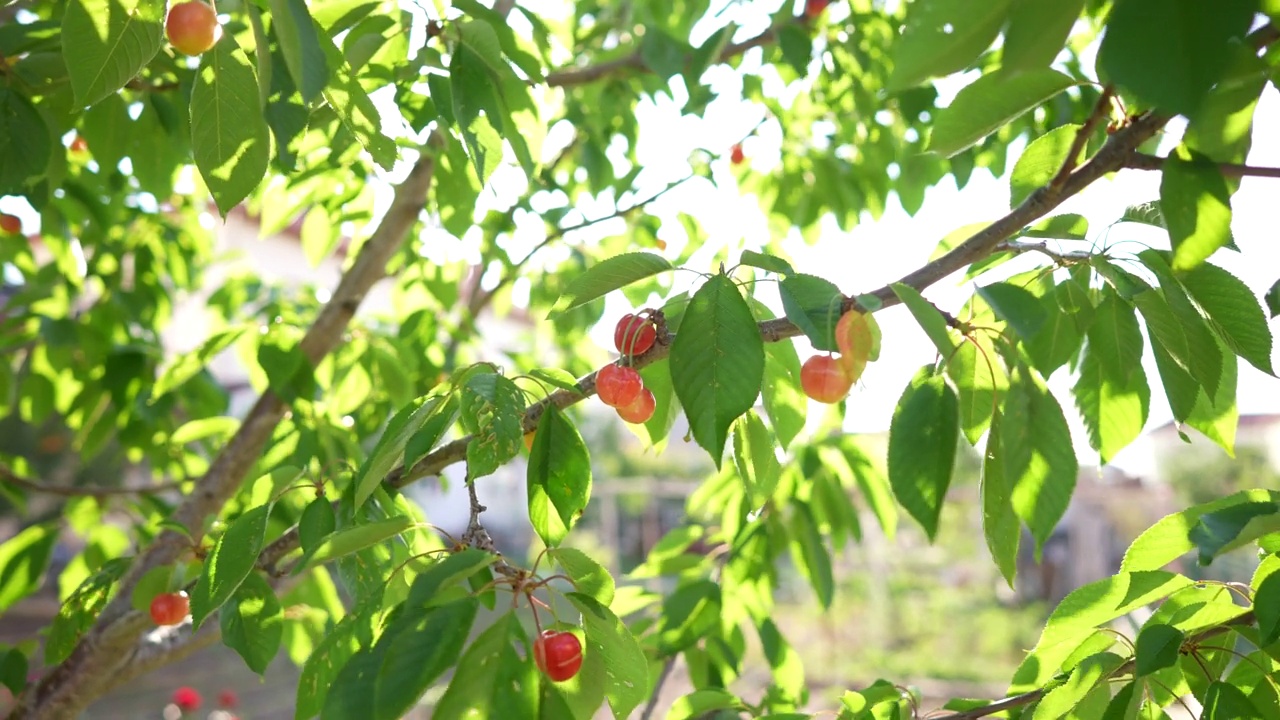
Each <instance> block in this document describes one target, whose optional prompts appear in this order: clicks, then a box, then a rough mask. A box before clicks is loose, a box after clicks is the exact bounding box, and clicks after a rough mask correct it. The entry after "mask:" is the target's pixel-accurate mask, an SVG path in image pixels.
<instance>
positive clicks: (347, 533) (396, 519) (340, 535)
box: [293, 498, 414, 575]
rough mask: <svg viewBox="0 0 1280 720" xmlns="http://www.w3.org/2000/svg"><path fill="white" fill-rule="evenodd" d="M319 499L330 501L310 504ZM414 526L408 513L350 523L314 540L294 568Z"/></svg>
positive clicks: (312, 564) (337, 555) (319, 562)
mask: <svg viewBox="0 0 1280 720" xmlns="http://www.w3.org/2000/svg"><path fill="white" fill-rule="evenodd" d="M319 502H323V503H324V504H325V505H328V504H329V501H327V500H325V499H324V498H316V499H315V500H314V501H313V503H312V504H314V503H319ZM308 510H310V507H308ZM305 519H306V518H305V517H304V520H305ZM413 526H414V522H413V518H411V517H408V516H407V515H394V516H392V517H389V518H386V519H384V520H375V521H374V522H369V523H363V524H360V525H352V526H351V527H346V528H343V529H341V530H336V531H334V532H331V533H329V534H328V535H325V536H323V537H322V538H320V539H319V540H318V541H316V544H315V549H314V550H311V551H310V552H307V553H306V554H304V555H303V556H302V559H301V560H299V561H298V564H297V565H296V566H295V568H294V571H293V572H294V574H295V575H296V574H298V573H301V572H302V571H303V570H306V569H309V568H313V567H316V566H317V565H323V564H324V563H327V562H329V561H330V560H337V559H338V558H340V557H346V556H347V555H350V554H352V553H355V552H359V551H361V550H363V549H365V548H367V547H372V546H374V545H377V544H378V543H381V542H384V541H386V540H390V539H391V538H393V537H395V536H397V535H399V534H401V533H403V532H405V531H406V530H409V529H411V528H412V527H413ZM298 531H299V533H301V531H302V529H301V527H299V529H298ZM304 547H305V546H304Z"/></svg>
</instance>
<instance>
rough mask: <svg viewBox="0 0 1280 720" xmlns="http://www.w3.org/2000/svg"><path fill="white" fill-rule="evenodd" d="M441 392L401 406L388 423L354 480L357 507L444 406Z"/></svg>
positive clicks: (384, 477) (367, 497)
mask: <svg viewBox="0 0 1280 720" xmlns="http://www.w3.org/2000/svg"><path fill="white" fill-rule="evenodd" d="M443 407H445V406H442V401H441V398H440V397H439V396H438V395H435V396H432V395H428V396H426V397H422V398H418V399H417V400H414V401H413V402H411V403H409V404H408V405H406V406H405V407H403V408H401V409H400V411H399V412H397V413H396V414H395V415H394V416H393V417H392V418H391V420H390V422H388V423H387V429H386V430H383V431H382V437H380V438H378V443H377V444H376V445H374V446H373V450H372V451H371V452H370V453H369V457H368V458H366V459H365V461H364V462H363V463H361V464H360V468H359V469H358V470H357V471H356V474H355V477H354V478H353V479H352V481H351V485H352V487H354V488H355V506H356V507H360V506H362V505H364V502H365V501H366V500H368V499H369V496H370V495H372V494H373V491H374V490H376V489H378V486H380V485H381V484H382V481H383V480H385V479H386V477H387V475H388V474H389V473H390V472H391V470H392V469H393V468H394V467H395V466H396V464H397V463H399V462H400V461H401V460H403V459H404V457H405V452H406V451H405V447H406V445H408V443H409V439H410V438H413V437H414V436H415V435H416V434H417V433H418V431H419V430H422V429H423V427H425V426H426V425H427V423H428V422H429V421H430V420H431V419H432V418H433V417H435V416H436V415H437V414H439V413H440V412H441V410H442V409H443Z"/></svg>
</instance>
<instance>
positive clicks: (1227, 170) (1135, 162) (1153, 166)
mask: <svg viewBox="0 0 1280 720" xmlns="http://www.w3.org/2000/svg"><path fill="white" fill-rule="evenodd" d="M1168 159H1169V158H1163V157H1157V156H1155V155H1146V154H1144V153H1134V154H1133V156H1132V157H1130V158H1129V160H1128V161H1127V162H1126V163H1125V167H1127V168H1133V169H1134V170H1163V169H1164V166H1165V162H1166V161H1167V160H1168ZM1216 165H1217V167H1218V172H1220V173H1222V175H1223V176H1224V177H1233V178H1239V177H1265V178H1280V168H1273V167H1258V166H1256V165H1241V164H1238V163H1216Z"/></svg>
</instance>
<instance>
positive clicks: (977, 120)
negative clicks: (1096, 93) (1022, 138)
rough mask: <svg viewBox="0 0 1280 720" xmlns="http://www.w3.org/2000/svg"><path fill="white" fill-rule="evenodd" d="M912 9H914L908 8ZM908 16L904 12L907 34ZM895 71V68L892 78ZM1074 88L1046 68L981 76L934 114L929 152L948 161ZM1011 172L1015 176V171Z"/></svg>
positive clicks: (1071, 81)
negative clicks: (935, 115)
mask: <svg viewBox="0 0 1280 720" xmlns="http://www.w3.org/2000/svg"><path fill="white" fill-rule="evenodd" d="M933 4H943V5H946V4H950V3H946V2H944V3H927V4H926V6H928V5H933ZM1005 4H1007V3H1003V2H993V3H989V4H987V5H984V6H983V8H982V10H981V11H975V10H974V9H972V8H971V9H970V11H969V14H971V15H982V14H983V13H985V12H990V9H991V8H998V7H999V6H1002V5H1005ZM915 7H918V6H912V8H915ZM910 14H911V12H910V11H908V26H907V27H908V32H909V31H910V27H911V26H910ZM897 71H898V69H897V67H895V68H894V75H895V76H896V75H897ZM1076 84H1077V81H1076V80H1074V79H1072V78H1071V77H1070V76H1068V75H1064V74H1062V73H1060V72H1058V71H1057V70H1050V69H1049V68H1043V69H1040V70H1030V71H1027V72H1025V73H1020V74H1018V75H1014V76H1012V77H1010V76H1008V75H1006V74H1003V73H990V74H987V75H983V76H982V77H980V78H978V79H977V80H975V81H974V82H973V83H971V84H969V85H968V86H966V87H965V88H964V89H962V90H961V91H960V92H959V93H958V94H956V97H955V99H954V100H952V101H951V104H950V105H948V106H947V107H945V108H943V109H942V110H941V111H939V112H938V116H937V119H936V120H935V121H934V125H933V132H932V134H931V135H930V136H929V150H930V151H932V152H935V153H938V154H939V155H942V156H943V157H951V156H953V155H955V154H957V153H959V152H961V151H962V150H965V149H967V148H969V147H971V146H972V145H974V144H975V143H977V142H979V141H980V140H982V139H983V138H985V137H986V136H987V135H990V134H991V133H993V132H995V131H996V130H998V129H1000V128H1001V127H1002V126H1004V125H1007V124H1008V123H1010V122H1012V121H1013V120H1015V119H1017V118H1018V117H1020V116H1021V115H1022V114H1023V113H1025V112H1027V111H1028V110H1031V109H1032V108H1034V107H1036V106H1037V105H1039V104H1040V103H1042V102H1044V101H1046V100H1048V99H1049V98H1052V97H1053V96H1054V95H1057V94H1058V93H1060V92H1062V91H1063V90H1066V89H1067V88H1069V87H1071V86H1073V85H1076ZM1037 142H1038V141H1037ZM1034 146H1035V143H1032V145H1031V146H1030V147H1028V149H1027V152H1031V147H1034ZM1014 172H1015V175H1016V173H1017V171H1016V170H1015V171H1014ZM1015 204H1016V203H1015Z"/></svg>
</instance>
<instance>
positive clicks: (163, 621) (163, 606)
mask: <svg viewBox="0 0 1280 720" xmlns="http://www.w3.org/2000/svg"><path fill="white" fill-rule="evenodd" d="M189 612H191V602H190V601H189V600H188V599H187V594H186V593H184V592H176V593H160V594H159V595H157V596H155V598H153V599H152V600H151V619H152V620H155V621H156V624H157V625H177V624H178V623H180V622H182V621H183V620H186V619H187V614H188V613H189Z"/></svg>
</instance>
